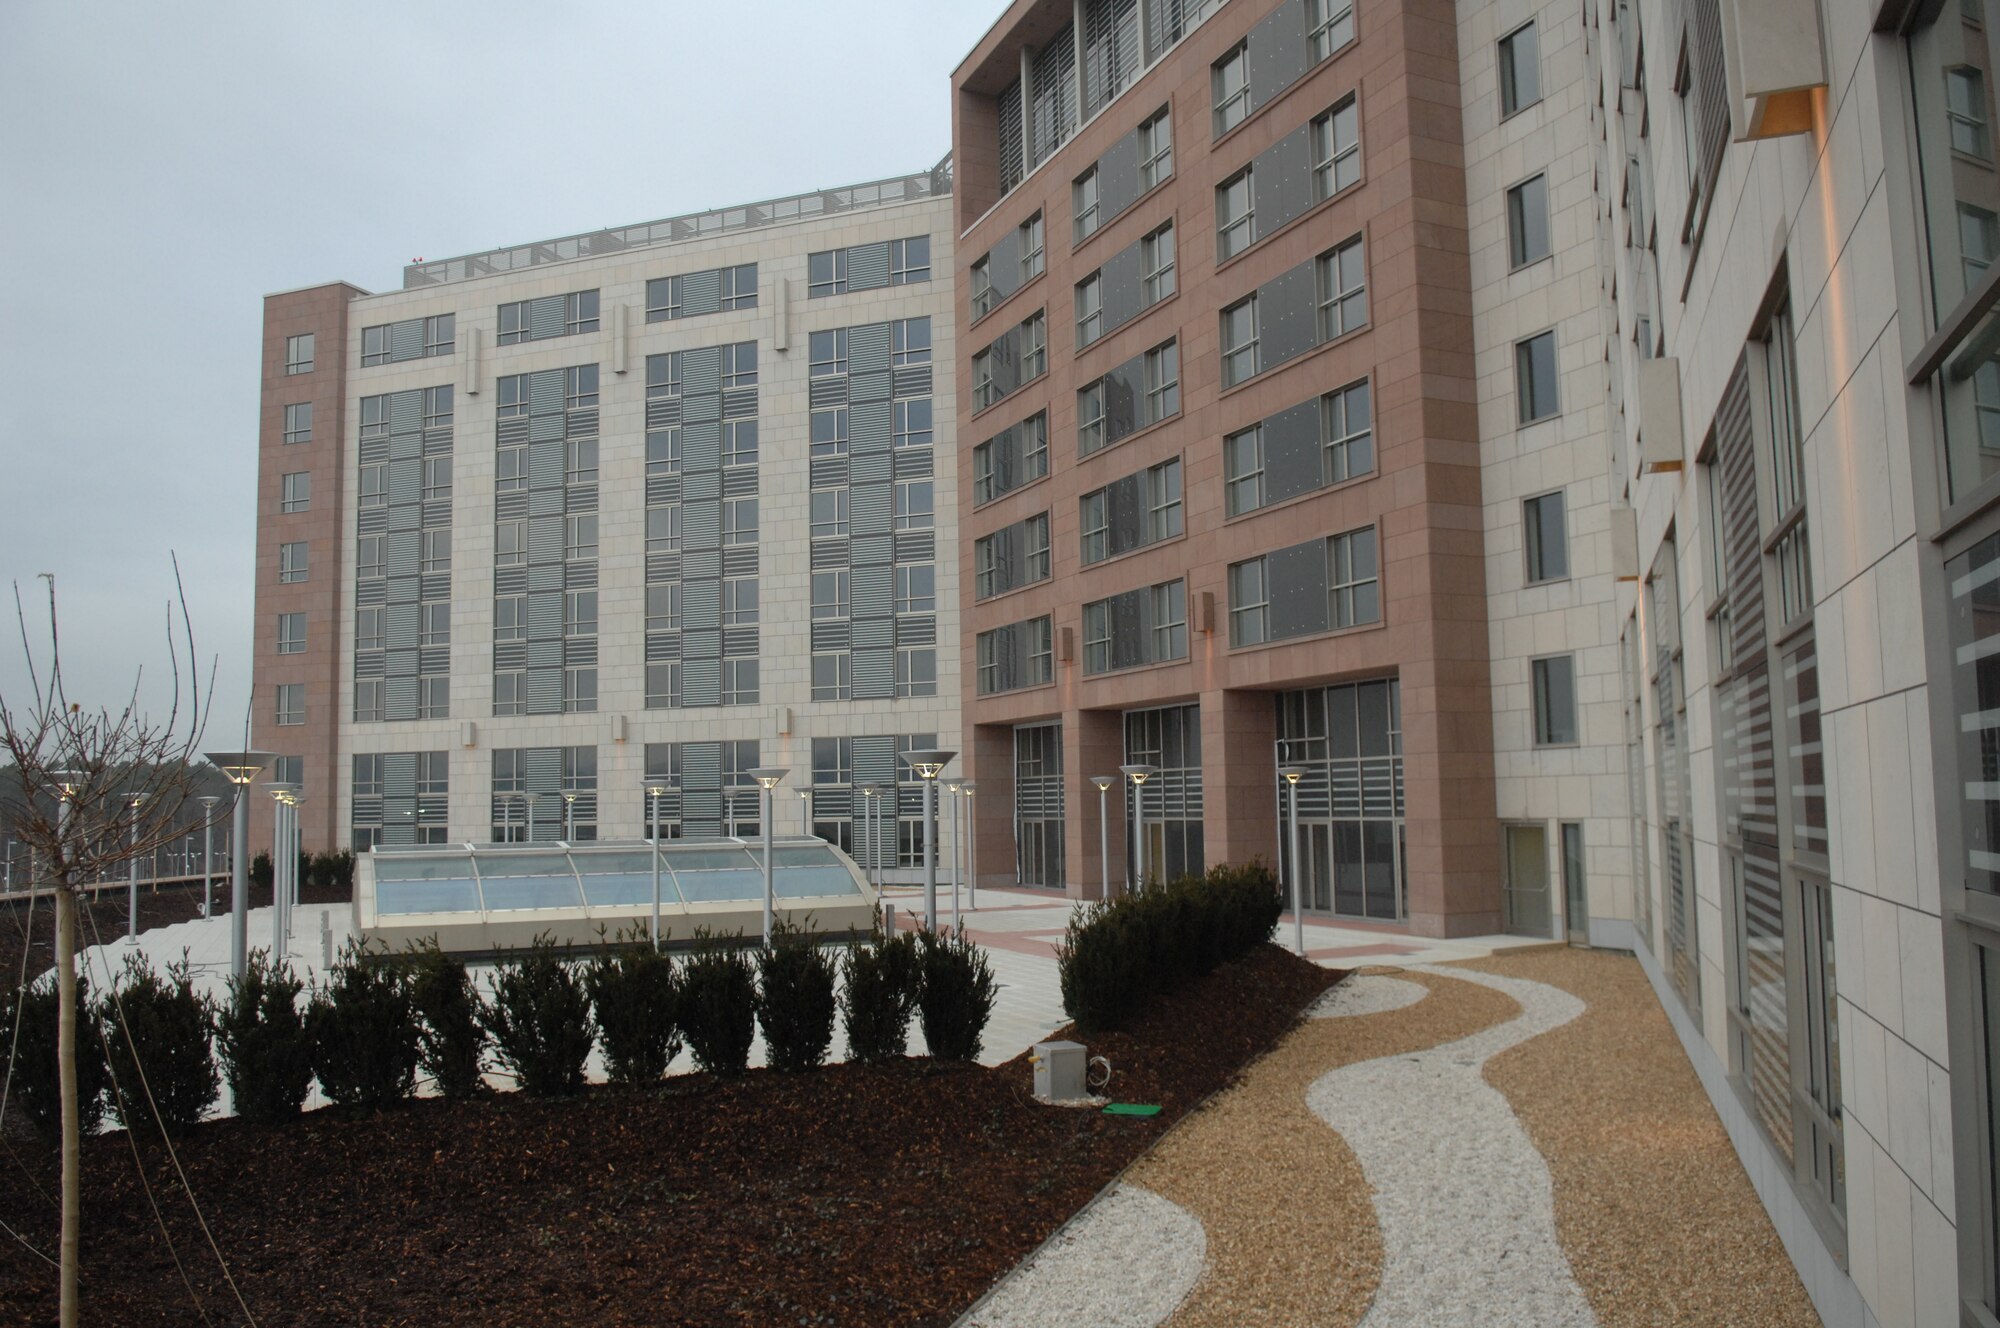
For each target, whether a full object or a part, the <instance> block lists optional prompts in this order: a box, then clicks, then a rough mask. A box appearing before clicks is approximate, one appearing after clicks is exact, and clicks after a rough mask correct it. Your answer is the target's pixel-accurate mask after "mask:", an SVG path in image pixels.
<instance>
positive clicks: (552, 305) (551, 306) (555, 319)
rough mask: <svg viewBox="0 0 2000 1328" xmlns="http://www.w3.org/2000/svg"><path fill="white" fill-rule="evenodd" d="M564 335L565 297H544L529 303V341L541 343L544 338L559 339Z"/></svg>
mask: <svg viewBox="0 0 2000 1328" xmlns="http://www.w3.org/2000/svg"><path fill="white" fill-rule="evenodd" d="M562 334H563V297H562V296H560V295H544V296H542V297H541V298H540V299H538V300H530V301H529V302H528V339H529V340H530V341H540V340H542V339H543V338H544V337H559V336H561V335H562Z"/></svg>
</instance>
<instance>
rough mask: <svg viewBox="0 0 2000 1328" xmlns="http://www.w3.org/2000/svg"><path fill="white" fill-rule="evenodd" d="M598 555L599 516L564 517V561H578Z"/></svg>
mask: <svg viewBox="0 0 2000 1328" xmlns="http://www.w3.org/2000/svg"><path fill="white" fill-rule="evenodd" d="M596 556H597V518H596V517H595V516H568V517H564V518H563V561H564V562H572V563H573V562H576V561H577V560H578V559H580V558H595V557H596Z"/></svg>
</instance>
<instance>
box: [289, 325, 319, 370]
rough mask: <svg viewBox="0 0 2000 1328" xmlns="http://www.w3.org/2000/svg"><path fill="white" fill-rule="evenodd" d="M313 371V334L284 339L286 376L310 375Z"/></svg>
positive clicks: (308, 333)
mask: <svg viewBox="0 0 2000 1328" xmlns="http://www.w3.org/2000/svg"><path fill="white" fill-rule="evenodd" d="M312 371H313V334H312V333H310V332H306V333H302V334H300V335H299V336H296V337H286V338H285V372H286V374H288V375H289V374H302V373H311V372H312Z"/></svg>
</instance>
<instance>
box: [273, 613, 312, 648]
mask: <svg viewBox="0 0 2000 1328" xmlns="http://www.w3.org/2000/svg"><path fill="white" fill-rule="evenodd" d="M305 651H306V616H305V615H304V614H303V613H281V614H279V615H278V653H279V654H281V655H303V654H304V653H305Z"/></svg>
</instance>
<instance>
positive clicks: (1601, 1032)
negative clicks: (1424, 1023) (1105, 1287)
mask: <svg viewBox="0 0 2000 1328" xmlns="http://www.w3.org/2000/svg"><path fill="white" fill-rule="evenodd" d="M1462 966H1463V967H1467V968H1478V969H1483V970H1485V971H1486V972H1489V973H1497V974H1500V975H1502V976H1504V977H1512V978H1527V979H1529V980H1530V981H1534V982H1545V983H1547V984H1549V985H1550V986H1552V987H1560V988H1561V989H1562V990H1564V991H1567V992H1569V993H1570V994H1571V995H1573V996H1576V997H1578V998H1579V999H1581V1000H1582V1001H1583V1002H1584V1004H1585V1005H1586V1006H1588V1007H1589V1008H1588V1009H1586V1010H1585V1012H1584V1013H1583V1015H1582V1016H1580V1017H1579V1018H1577V1019H1576V1020H1574V1021H1573V1022H1571V1023H1569V1024H1566V1025H1564V1026H1563V1027H1561V1028H1558V1029H1556V1030H1555V1031H1553V1032H1550V1033H1546V1034H1543V1035H1542V1036H1541V1037H1538V1038H1534V1039H1532V1040H1530V1041H1528V1042H1525V1043H1523V1044H1522V1045H1520V1046H1518V1047H1515V1048H1513V1049H1511V1050H1509V1051H1505V1052H1502V1053H1501V1054H1500V1055H1498V1056H1495V1057H1494V1058H1493V1059H1492V1060H1491V1061H1490V1062H1488V1063H1487V1066H1486V1081H1487V1082H1488V1083H1490V1084H1492V1085H1493V1086H1494V1087H1495V1088H1497V1089H1499V1090H1500V1092H1502V1093H1503V1094H1505V1095H1506V1097H1507V1100H1508V1101H1509V1102H1510V1103H1512V1105H1513V1108H1514V1114H1515V1115H1516V1116H1518V1117H1519V1118H1520V1120H1521V1124H1522V1126H1523V1127H1524V1128H1525V1129H1526V1130H1527V1131H1528V1137H1529V1138H1530V1139H1532V1140H1533V1141H1534V1144H1535V1147H1536V1148H1537V1149H1539V1150H1540V1152H1541V1154H1542V1156H1543V1157H1544V1158H1545V1159H1547V1161H1548V1166H1549V1175H1550V1178H1551V1180H1552V1181H1553V1183H1554V1187H1555V1206H1556V1231H1557V1236H1558V1239H1559V1240H1560V1241H1561V1242H1562V1246H1563V1252H1564V1254H1566V1255H1567V1256H1568V1258H1569V1262H1570V1267H1571V1269H1572V1270H1573V1272H1574V1274H1575V1276H1576V1280H1577V1282H1578V1284H1580V1285H1581V1286H1582V1287H1583V1289H1584V1293H1585V1294H1586V1295H1587V1296H1588V1297H1589V1298H1590V1304H1591V1308H1592V1309H1593V1310H1594V1311H1595V1312H1596V1314H1597V1317H1598V1319H1599V1321H1600V1322H1601V1323H1602V1324H1603V1325H1604V1326H1605V1328H1622V1326H1625V1325H1630V1326H1631V1328H1642V1326H1643V1328H1654V1326H1655V1325H1662V1324H1757V1325H1759V1328H1790V1326H1791V1325H1800V1326H1801V1328H1805V1326H1807V1325H1817V1324H1818V1323H1819V1321H1820V1320H1819V1316H1818V1315H1817V1314H1816V1313H1815V1312H1814V1310H1813V1307H1812V1302H1811V1301H1810V1300H1809V1299H1808V1298H1807V1296H1806V1292H1805V1287H1804V1286H1803V1285H1802V1284H1801V1283H1800V1281H1799V1278H1798V1274H1797V1272H1796V1271H1794V1269H1793V1268H1792V1265H1791V1261H1790V1260H1789V1259H1787V1258H1786V1257H1785V1251H1784V1247H1783V1245H1782V1244H1780V1243H1779V1240H1778V1233H1777V1231H1776V1230H1775V1229H1774V1228H1773V1227H1772V1225H1771V1222H1770V1218H1769V1217H1768V1216H1766V1214H1765V1212H1764V1208H1763V1205H1762V1204H1761V1203H1759V1202H1758V1199H1757V1195H1756V1193H1755V1191H1753V1190H1752V1189H1751V1188H1750V1179H1749V1177H1748V1176H1747V1175H1745V1174H1744V1171H1743V1167H1742V1165H1741V1163H1739V1162H1738V1160H1737V1157H1736V1151H1735V1149H1734V1148H1733V1147H1732V1146H1731V1145H1730V1142H1729V1136H1728V1134H1727V1133H1726V1132H1725V1131H1724V1130H1723V1128H1722V1122H1721V1120H1720V1119H1719V1118H1718V1117H1717V1116H1716V1114H1715V1111H1714V1109H1713V1108H1712V1107H1711V1106H1710V1105H1709V1102H1708V1097H1707V1095H1706V1094H1705V1093H1704V1092H1703V1091H1702V1087H1701V1081H1700V1080H1699V1079H1698V1078H1696V1077H1695V1072H1694V1068H1693V1067H1692V1066H1691V1065H1689V1064H1688V1062H1687V1057H1686V1056H1685V1055H1684V1054H1683V1052H1682V1051H1681V1046H1680V1041H1679V1039H1678V1038H1676V1037H1675V1036H1674V1031H1673V1027H1672V1026H1671V1025H1670V1024H1669V1023H1668V1022H1667V1017H1666V1014H1665V1013H1664V1012H1663V1011H1662V1010H1661V1009H1660V1005H1659V1001H1658V1000H1657V999H1656V998H1655V996H1654V994H1653V989H1652V986H1651V984H1649V983H1648V982H1647V981H1646V975H1645V973H1644V971H1643V970H1641V969H1640V967H1639V964H1638V961H1637V960H1634V959H1631V958H1627V957H1624V956H1619V955H1612V954H1606V953H1603V952H1599V951H1590V950H1570V949H1563V950H1549V951H1534V952H1530V953H1525V954H1520V955H1512V956H1506V957H1500V956H1496V957H1494V958H1492V959H1482V960H1474V961H1468V962H1467V963H1465V964H1464V965H1462ZM1424 1004H1425V1005H1428V1004H1430V1002H1428V1001H1426V1002H1424ZM1419 1008H1421V1007H1419ZM1392 1017H1393V1016H1392ZM1166 1142H1167V1143H1168V1144H1171V1143H1172V1138H1171V1137H1169V1139H1168V1140H1167V1141H1166ZM1211 1248H1212V1247H1211Z"/></svg>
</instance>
